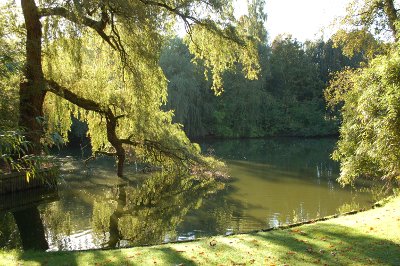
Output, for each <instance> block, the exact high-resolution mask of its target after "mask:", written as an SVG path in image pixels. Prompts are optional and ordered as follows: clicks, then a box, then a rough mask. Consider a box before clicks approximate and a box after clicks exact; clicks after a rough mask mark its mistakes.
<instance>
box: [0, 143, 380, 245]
mask: <svg viewBox="0 0 400 266" xmlns="http://www.w3.org/2000/svg"><path fill="white" fill-rule="evenodd" d="M334 144H335V140H334V139H294V138H290V139H267V140H265V139H252V140H221V141H208V142H203V143H201V146H202V150H203V151H204V153H207V154H212V155H214V156H216V157H218V158H220V159H222V160H224V161H225V162H226V163H227V166H228V171H229V174H230V176H231V179H230V180H229V181H228V182H221V181H216V180H211V179H208V178H204V177H189V176H180V175H178V174H175V175H166V174H165V173H160V172H157V173H152V174H144V173H141V172H136V170H137V165H135V164H132V165H130V166H129V167H128V168H127V169H126V172H127V173H128V171H129V173H128V175H127V176H128V178H129V180H130V182H129V183H128V184H126V182H124V181H122V180H118V178H117V177H116V176H115V170H114V168H113V161H112V160H109V159H106V158H103V159H99V160H97V161H95V162H89V163H87V164H85V163H84V162H83V160H82V155H80V154H79V152H78V153H77V151H62V152H61V153H60V154H59V155H58V157H59V159H60V161H61V164H62V168H61V177H60V181H59V186H58V190H57V191H47V192H43V193H42V194H41V195H43V196H41V200H37V199H36V200H35V201H34V202H31V204H29V201H30V200H31V201H32V199H33V198H35V197H37V196H35V197H33V196H32V194H30V195H29V196H28V200H27V197H26V195H25V196H24V195H21V196H14V198H13V199H12V200H11V201H10V199H0V200H3V202H5V200H8V201H9V202H12V204H9V205H7V204H2V205H0V247H8V248H13V247H20V246H25V247H26V246H33V247H35V245H36V246H40V247H43V243H46V242H47V244H48V250H84V249H93V248H117V247H124V246H134V245H146V244H156V243H162V242H169V241H182V240H189V239H195V238H199V237H202V236H210V235H215V234H226V235H229V234H232V233H240V232H249V231H253V230H260V229H265V228H269V227H275V226H278V225H282V224H288V223H293V222H299V221H303V220H309V219H315V218H318V217H323V216H326V215H332V214H335V213H338V212H340V211H346V210H349V209H352V208H364V207H369V206H371V204H372V197H371V195H370V193H368V192H360V191H359V190H358V189H354V188H353V189H352V188H342V187H340V185H339V184H337V182H336V178H337V177H338V173H339V167H338V164H337V163H335V162H332V161H331V160H330V153H331V152H332V150H333V147H334ZM363 191H364V190H363ZM25 194H26V193H25ZM3 197H4V196H3ZM18 202H21V204H20V205H18V204H19V203H18ZM27 202H28V203H27ZM24 212H26V214H24ZM35 213H37V214H38V215H36V216H37V217H36V216H35ZM24 215H29V217H31V218H29V219H30V220H31V222H30V223H28V225H27V224H26V223H24V222H21V221H24V218H23V217H24ZM32 217H36V221H33V222H32ZM16 220H18V221H19V222H18V225H17V223H16ZM35 223H36V224H39V225H40V224H42V225H43V230H42V231H40V230H36V231H37V232H33V233H32V232H31V231H32V230H28V229H26V228H25V229H23V227H26V226H28V227H29V226H33V225H34V224H35ZM29 224H30V225H29ZM37 227H38V226H36V228H37ZM39 227H40V226H39ZM18 228H20V229H18ZM24 232H30V234H25V233H24ZM35 241H36V242H38V241H41V243H39V244H40V245H39V244H38V243H30V242H35ZM44 246H45V249H47V246H46V245H44Z"/></svg>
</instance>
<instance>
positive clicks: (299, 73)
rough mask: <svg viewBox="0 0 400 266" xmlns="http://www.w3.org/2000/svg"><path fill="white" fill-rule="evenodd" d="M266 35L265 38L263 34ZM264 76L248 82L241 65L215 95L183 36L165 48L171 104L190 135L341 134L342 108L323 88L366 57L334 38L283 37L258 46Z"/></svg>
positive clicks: (163, 59) (225, 80)
mask: <svg viewBox="0 0 400 266" xmlns="http://www.w3.org/2000/svg"><path fill="white" fill-rule="evenodd" d="M260 36H261V37H260V39H261V38H263V36H265V35H263V34H262V33H260ZM258 55H259V57H260V67H261V69H260V73H259V79H258V80H248V79H246V78H245V76H244V75H243V74H241V66H240V65H237V66H236V69H234V70H231V71H229V72H227V73H225V74H224V75H223V76H222V79H223V83H224V88H225V89H224V93H222V94H221V95H220V96H219V97H217V98H215V97H212V95H211V93H210V92H209V91H208V90H207V87H208V86H209V83H207V81H206V80H205V79H204V77H202V74H201V73H202V72H203V66H202V65H201V64H197V65H193V64H190V60H191V56H190V55H189V52H188V51H187V49H186V48H185V46H184V45H183V44H182V43H181V41H180V40H179V39H173V40H171V41H170V43H168V45H167V46H166V47H165V48H164V50H163V53H162V56H161V62H160V63H161V67H162V68H163V71H164V73H165V75H166V77H167V78H168V80H169V83H168V94H169V96H168V102H167V104H166V106H165V108H166V109H167V110H168V109H169V110H173V111H174V114H175V116H174V121H177V122H179V123H180V124H182V125H183V126H184V130H185V132H186V133H187V134H188V135H189V136H190V137H201V136H207V135H214V136H218V137H265V136H276V135H291V136H321V135H331V134H335V133H337V128H338V122H339V116H338V114H337V112H330V111H327V110H326V109H325V101H324V99H323V90H324V88H325V86H326V84H327V82H328V81H329V79H330V75H331V73H333V72H335V71H339V70H341V69H343V68H344V67H346V66H351V67H358V66H359V65H360V62H361V61H362V60H363V57H362V56H360V54H357V55H355V56H354V57H352V58H348V57H346V56H344V55H343V52H342V50H341V49H340V48H334V47H333V42H332V41H328V42H323V41H318V42H314V43H311V42H307V43H305V44H301V43H299V42H298V41H296V40H294V39H292V38H291V37H288V36H281V37H279V38H278V39H276V40H275V41H274V42H273V45H272V47H269V46H268V45H267V44H265V43H260V44H259V46H258Z"/></svg>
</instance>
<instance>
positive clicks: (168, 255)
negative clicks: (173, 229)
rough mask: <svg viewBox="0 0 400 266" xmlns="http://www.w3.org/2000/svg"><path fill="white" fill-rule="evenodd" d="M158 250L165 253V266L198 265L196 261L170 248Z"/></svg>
mask: <svg viewBox="0 0 400 266" xmlns="http://www.w3.org/2000/svg"><path fill="white" fill-rule="evenodd" d="M156 250H158V251H161V252H162V253H163V259H164V262H163V264H164V265H185V266H189V265H197V264H196V263H195V262H194V261H192V260H189V259H187V258H184V257H183V256H182V255H181V253H180V252H178V251H176V250H174V249H172V248H170V247H160V248H156Z"/></svg>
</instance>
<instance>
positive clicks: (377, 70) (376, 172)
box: [325, 0, 400, 184]
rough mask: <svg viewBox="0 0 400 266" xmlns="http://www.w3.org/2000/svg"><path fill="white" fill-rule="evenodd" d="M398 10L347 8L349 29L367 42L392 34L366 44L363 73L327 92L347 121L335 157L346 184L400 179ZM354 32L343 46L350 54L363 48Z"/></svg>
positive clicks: (347, 73)
mask: <svg viewBox="0 0 400 266" xmlns="http://www.w3.org/2000/svg"><path fill="white" fill-rule="evenodd" d="M398 6H399V4H398V3H397V1H393V0H384V1H354V3H352V4H351V5H350V6H349V11H350V13H349V15H348V16H347V17H346V21H345V22H346V23H347V24H346V25H347V26H348V27H349V26H350V27H352V28H351V29H352V30H354V29H355V30H357V31H358V32H364V33H363V36H365V37H368V36H369V37H368V38H370V37H371V34H374V35H375V36H377V34H381V33H383V32H385V31H388V33H389V37H390V38H387V39H386V40H385V42H384V43H382V42H380V43H375V44H374V45H372V46H371V45H367V47H368V48H369V49H367V50H369V51H370V53H369V55H368V58H369V62H368V63H367V64H364V66H363V67H362V68H360V69H356V70H354V69H346V70H344V71H342V72H339V73H337V74H336V75H335V77H334V78H333V79H332V81H331V83H330V86H329V87H328V89H327V90H326V92H325V94H326V98H327V100H328V101H329V104H330V105H331V106H339V108H340V111H341V114H342V117H343V122H342V125H341V128H340V140H339V142H338V146H337V149H336V151H335V152H334V154H333V157H334V159H336V160H338V161H340V163H341V174H340V178H339V181H340V182H341V183H342V184H351V183H353V182H354V181H355V180H356V179H357V178H358V177H366V178H383V179H385V180H387V181H396V180H397V181H399V180H400V179H399V176H400V174H399V173H400V172H399V171H400V169H399V158H398V156H399V154H400V153H399V144H398V143H399V137H400V135H399V131H398V125H399V122H400V120H399V110H400V109H399V91H400V90H399V86H400V80H399V73H400V72H399V62H400V61H399V51H400V50H399V46H398V25H399V11H398V10H399V9H398ZM355 26H356V28H354V27H355ZM354 32H355V31H350V32H347V33H346V34H350V35H348V36H350V38H347V39H346V41H345V42H346V43H345V45H347V46H348V47H349V48H351V49H350V50H354V49H355V50H357V49H359V48H360V45H362V42H359V41H360V39H357V38H356V37H357V36H358V35H357V34H356V35H353V33H354ZM342 33H345V31H342V32H341V34H342ZM346 34H344V35H342V37H343V36H345V35H346ZM338 40H340V41H343V39H340V38H339V39H338ZM368 43H369V44H371V42H368ZM374 47H375V48H374Z"/></svg>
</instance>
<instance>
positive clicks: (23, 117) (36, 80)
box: [19, 0, 45, 154]
mask: <svg viewBox="0 0 400 266" xmlns="http://www.w3.org/2000/svg"><path fill="white" fill-rule="evenodd" d="M21 6H22V11H23V15H24V19H25V28H26V64H25V66H24V71H23V72H24V80H23V81H22V82H21V83H20V91H19V96H20V105H19V108H20V109H19V113H20V117H19V126H21V127H22V128H23V130H24V131H26V138H27V140H28V141H30V142H31V143H32V148H31V153H33V154H39V153H40V150H41V149H40V138H41V136H42V135H43V124H42V123H41V122H40V119H41V118H42V117H43V102H44V97H45V80H44V75H43V70H42V25H41V23H40V20H39V19H40V16H39V14H38V8H37V6H36V4H35V1H34V0H21Z"/></svg>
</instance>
